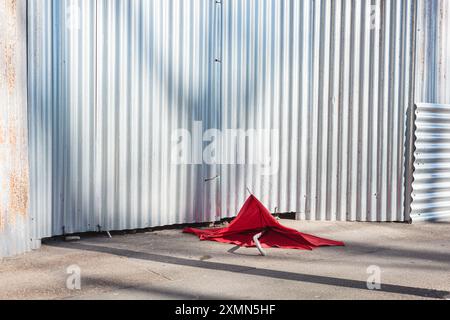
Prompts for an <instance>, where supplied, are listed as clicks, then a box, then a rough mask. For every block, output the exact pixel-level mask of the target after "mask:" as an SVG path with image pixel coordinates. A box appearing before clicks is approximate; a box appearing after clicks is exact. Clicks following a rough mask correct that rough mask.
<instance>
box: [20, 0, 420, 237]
mask: <svg viewBox="0 0 450 320" xmlns="http://www.w3.org/2000/svg"><path fill="white" fill-rule="evenodd" d="M371 3H372V1H344V0H340V1H293V0H263V1H256V0H239V1H238V0H224V1H221V2H219V1H214V0H192V1H189V2H187V1H185V0H174V1H164V0H153V1H145V0H135V1H125V0H96V1H92V0H72V1H69V0H67V1H55V0H31V1H29V5H30V7H31V8H33V13H35V14H33V15H32V16H31V15H30V16H29V19H30V21H29V22H30V23H29V26H30V29H29V35H30V46H29V48H30V57H29V60H30V78H29V79H30V80H29V81H30V88H31V90H30V130H31V134H30V136H31V146H30V148H31V152H32V160H31V169H32V186H33V187H32V191H33V192H32V212H33V216H34V218H35V219H36V220H37V222H36V226H37V227H36V229H35V235H36V238H42V237H46V236H51V235H58V234H61V233H62V232H63V231H64V232H67V233H70V232H81V231H94V230H97V228H98V226H101V228H103V229H110V230H111V229H133V228H143V227H150V226H159V225H167V224H174V223H187V222H201V221H211V220H217V219H219V218H223V217H229V216H234V215H235V214H236V213H237V210H238V209H239V207H240V205H241V204H242V203H243V201H244V198H245V196H246V192H247V191H246V188H247V187H249V188H250V189H251V190H252V191H253V192H254V193H255V194H256V195H257V196H258V197H260V198H262V200H263V201H264V202H265V203H266V204H267V205H268V206H269V207H270V209H272V210H275V207H277V208H278V211H284V212H298V213H299V217H300V218H307V219H320V220H361V221H366V220H367V221H403V220H404V219H405V216H404V212H403V200H404V192H403V190H404V188H403V183H404V178H403V177H404V147H403V146H404V143H405V141H404V139H405V114H406V110H407V108H408V106H409V105H410V101H411V100H412V94H411V93H412V89H411V83H412V79H413V74H412V70H413V68H412V64H413V59H412V57H413V30H414V29H413V26H414V13H415V3H416V1H413V0H410V1H395V0H391V1H375V2H374V4H375V5H376V6H378V7H371V6H370V5H371ZM376 8H379V11H380V20H381V22H380V28H379V29H378V28H375V29H373V28H371V22H372V21H373V14H374V12H376V11H377V10H376ZM78 18H79V19H78ZM216 60H217V61H216ZM220 61H221V63H220ZM196 120H197V121H202V122H203V128H202V131H205V130H207V129H210V128H217V129H222V130H226V129H229V128H240V129H244V130H245V129H252V128H254V129H276V130H278V132H279V133H280V139H279V140H277V141H275V142H274V143H273V144H271V146H270V147H271V149H269V151H268V153H269V154H270V155H271V156H273V157H275V158H276V156H278V158H279V159H280V162H279V164H280V167H279V168H280V170H279V171H278V173H277V174H275V175H272V176H262V175H261V172H260V168H257V167H253V166H232V165H231V166H230V165H224V166H207V165H205V164H200V165H173V164H172V162H171V159H170V155H171V150H170V149H171V145H172V133H173V132H174V130H175V129H180V128H183V129H186V130H189V131H190V132H194V131H195V125H194V121H196ZM240 148H245V146H240ZM200 152H201V151H200V150H194V154H195V155H197V154H198V153H200ZM255 152H257V153H263V152H265V150H264V148H262V149H259V150H256V151H255ZM216 175H220V179H216V180H211V181H207V182H205V179H207V178H211V177H215V176H216Z"/></svg>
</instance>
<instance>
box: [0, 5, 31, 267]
mask: <svg viewBox="0 0 450 320" xmlns="http://www.w3.org/2000/svg"><path fill="white" fill-rule="evenodd" d="M0 30H1V33H0V258H1V257H4V256H11V255H16V254H20V253H23V252H26V251H28V250H30V249H31V248H32V247H33V243H32V241H31V232H30V228H31V224H32V221H31V217H30V213H29V176H28V173H29V170H28V147H27V99H26V97H27V80H26V70H27V64H26V1H25V0H21V1H16V0H0Z"/></svg>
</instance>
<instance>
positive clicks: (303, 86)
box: [221, 0, 416, 221]
mask: <svg viewBox="0 0 450 320" xmlns="http://www.w3.org/2000/svg"><path fill="white" fill-rule="evenodd" d="M222 3H223V17H224V18H223V19H224V23H223V50H222V56H223V64H222V97H223V103H222V119H223V123H222V127H226V128H244V129H259V128H265V129H276V130H278V131H279V133H280V139H279V141H277V143H274V144H273V145H272V146H271V154H272V155H278V158H279V161H280V162H279V164H280V166H279V169H280V170H279V172H278V173H277V174H275V175H272V176H263V175H261V173H260V172H259V171H258V168H256V167H254V166H242V165H240V166H239V165H236V166H223V167H222V174H221V184H222V185H221V189H222V192H221V205H222V212H223V214H224V215H226V214H230V215H233V214H235V213H236V212H237V210H238V208H239V206H240V205H241V204H242V202H243V200H244V197H245V196H246V191H245V190H246V188H247V187H249V188H250V189H251V190H252V191H253V192H254V193H255V194H256V195H257V196H258V197H260V198H261V200H262V201H263V202H264V203H265V204H267V206H268V207H269V208H270V210H272V211H275V210H278V211H279V212H297V213H299V218H301V219H312V220H350V221H353V220H358V221H404V220H406V219H407V218H406V217H405V214H404V209H403V207H404V206H403V204H404V173H405V171H404V167H405V163H404V161H405V158H404V145H405V135H406V128H405V127H406V126H405V121H406V112H407V109H408V107H410V106H411V105H412V102H413V95H412V84H413V79H414V75H413V70H414V68H413V62H414V61H413V56H414V45H413V40H414V18H415V5H416V1H412V0H410V1H397V0H390V1H364V0H361V1H360V0H358V1H347V0H345V1H344V0H343V1H328V0H324V1H288V0H286V1H284V0H241V1H233V0H224V1H222ZM374 12H379V21H380V23H379V26H380V28H376V27H375V28H371V25H372V22H373V21H376V18H374Z"/></svg>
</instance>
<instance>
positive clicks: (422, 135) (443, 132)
mask: <svg viewBox="0 0 450 320" xmlns="http://www.w3.org/2000/svg"><path fill="white" fill-rule="evenodd" d="M415 123H416V131H415V136H416V142H415V153H414V156H415V163H414V182H413V202H412V205H411V209H412V210H411V217H412V219H413V221H419V220H432V221H439V220H449V219H450V105H444V104H418V105H417V108H416V122H415Z"/></svg>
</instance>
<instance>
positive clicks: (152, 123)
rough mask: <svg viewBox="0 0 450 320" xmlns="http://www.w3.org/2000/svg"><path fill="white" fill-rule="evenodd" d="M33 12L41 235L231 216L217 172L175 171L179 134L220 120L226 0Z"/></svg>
mask: <svg viewBox="0 0 450 320" xmlns="http://www.w3.org/2000/svg"><path fill="white" fill-rule="evenodd" d="M29 6H30V15H29V34H30V46H29V53H30V55H29V59H30V75H29V81H30V88H31V89H30V104H31V108H30V118H31V119H30V128H31V134H30V136H31V150H32V161H31V162H32V164H31V168H32V185H33V188H32V199H33V201H32V211H33V213H34V215H35V218H36V220H37V221H38V222H37V224H36V225H37V228H36V230H35V235H36V237H37V238H43V237H48V236H52V235H60V234H62V233H64V232H65V233H73V232H84V231H96V230H99V228H100V229H102V230H121V229H135V228H145V227H152V226H161V225H169V224H176V223H192V222H199V221H213V220H216V219H218V218H220V217H216V213H215V211H214V210H208V211H206V210H207V208H208V207H209V206H210V202H207V201H206V199H211V198H214V197H216V194H217V190H216V189H217V188H215V187H214V186H212V187H211V186H209V185H207V184H205V182H204V179H205V177H207V176H208V175H209V174H213V169H211V168H206V167H204V166H203V165H180V166H179V165H174V164H173V163H172V161H171V151H172V150H171V146H172V145H173V143H172V138H173V137H172V133H173V132H174V131H175V130H176V129H186V130H189V131H191V132H193V131H194V128H193V126H194V121H203V125H204V127H203V128H202V130H206V129H208V128H207V127H206V126H208V125H214V124H213V122H211V121H213V119H214V118H217V117H218V116H219V115H220V113H219V112H218V111H217V110H215V109H214V108H216V107H217V106H218V104H217V99H216V98H215V97H217V96H218V95H217V94H216V93H215V91H217V90H218V89H217V84H218V81H217V80H216V79H218V78H217V75H216V72H217V70H218V68H217V67H216V63H215V62H214V55H215V54H216V53H217V52H216V51H215V48H214V43H215V42H214V40H213V37H214V36H215V32H216V29H217V26H216V25H215V21H216V20H214V17H215V15H216V14H217V12H216V4H215V2H214V1H209V0H196V1H190V2H186V1H183V0H178V1H163V0H154V1H146V0H140V1H137V0H136V1H123V0H116V1H113V0H102V1H100V0H96V1H92V0H67V1H54V0H44V1H41V0H32V1H29ZM204 118H205V119H206V118H207V119H208V121H204ZM216 122H217V121H216ZM196 151H199V152H201V150H196ZM205 212H207V213H205Z"/></svg>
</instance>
